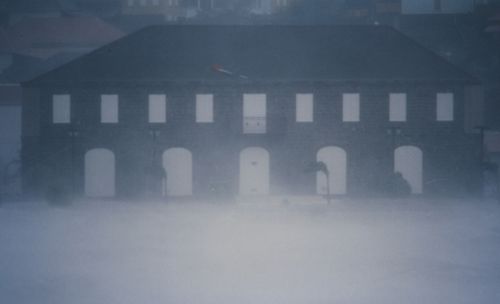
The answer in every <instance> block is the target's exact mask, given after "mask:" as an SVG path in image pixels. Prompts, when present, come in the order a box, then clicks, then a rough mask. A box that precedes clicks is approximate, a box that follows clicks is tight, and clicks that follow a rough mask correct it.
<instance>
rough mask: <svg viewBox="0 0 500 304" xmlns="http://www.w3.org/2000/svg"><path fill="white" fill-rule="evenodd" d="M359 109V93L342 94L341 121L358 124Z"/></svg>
mask: <svg viewBox="0 0 500 304" xmlns="http://www.w3.org/2000/svg"><path fill="white" fill-rule="evenodd" d="M360 108H361V106H360V94H359V93H344V94H342V121H344V122H359V121H360Z"/></svg>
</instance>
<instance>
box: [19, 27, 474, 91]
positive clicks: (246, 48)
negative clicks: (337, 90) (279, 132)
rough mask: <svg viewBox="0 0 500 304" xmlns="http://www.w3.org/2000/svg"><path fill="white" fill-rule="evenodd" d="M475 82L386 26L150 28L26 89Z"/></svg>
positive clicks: (87, 56)
mask: <svg viewBox="0 0 500 304" xmlns="http://www.w3.org/2000/svg"><path fill="white" fill-rule="evenodd" d="M214 65H220V66H222V67H224V69H226V70H230V71H233V72H235V73H238V74H242V75H245V76H247V77H248V79H249V80H308V81H316V80H334V81H337V80H341V81H343V80H369V81H378V80H382V81H384V80H395V81H467V82H468V81H471V82H473V81H475V80H474V79H473V78H472V77H471V76H469V75H468V74H466V73H465V72H463V71H461V70H459V69H458V68H456V67H455V66H453V65H451V64H449V63H448V62H447V61H445V60H444V59H442V58H441V57H438V56H437V55H435V54H434V53H432V52H431V51H428V50H427V49H425V48H423V47H422V46H420V45H419V44H417V43H416V42H414V41H413V40H411V39H409V38H408V37H406V36H404V35H403V34H401V33H399V32H398V31H396V30H394V29H392V28H390V27H385V26H277V25H266V26H193V25H190V26H186V25H184V26H152V27H149V28H146V29H144V30H141V31H139V32H136V33H134V34H131V35H129V36H127V37H124V38H122V39H120V40H118V41H116V42H114V43H111V44H109V45H107V46H104V47H102V48H100V49H98V50H96V51H94V52H92V53H90V54H88V55H85V56H83V57H81V58H79V59H77V60H75V61H73V62H70V63H68V64H66V65H63V66H62V67H60V68H58V69H56V70H54V71H51V72H48V73H46V74H44V75H42V76H40V77H37V78H35V79H34V80H32V81H30V82H28V83H26V85H37V84H44V83H54V82H55V83H68V82H71V83H73V84H75V83H78V82H107V81H109V82H128V81H175V80H182V81H184V80H186V81H191V80H194V81H197V80H219V79H227V76H225V75H223V74H222V73H217V72H214V71H213V69H212V67H213V66H214Z"/></svg>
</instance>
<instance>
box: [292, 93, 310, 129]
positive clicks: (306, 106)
mask: <svg viewBox="0 0 500 304" xmlns="http://www.w3.org/2000/svg"><path fill="white" fill-rule="evenodd" d="M295 121H296V122H313V121H314V95H313V94H311V93H307V94H304V93H299V94H296V95H295Z"/></svg>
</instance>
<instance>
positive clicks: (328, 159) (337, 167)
mask: <svg viewBox="0 0 500 304" xmlns="http://www.w3.org/2000/svg"><path fill="white" fill-rule="evenodd" d="M316 161H318V162H323V163H325V165H326V167H327V168H328V173H329V175H330V176H329V184H328V183H327V176H326V174H325V173H324V172H317V173H316V193H318V194H327V193H328V190H329V191H330V194H345V193H346V184H347V181H346V180H347V155H346V152H345V151H344V149H342V148H339V147H324V148H322V149H320V150H319V151H318V154H317V156H316Z"/></svg>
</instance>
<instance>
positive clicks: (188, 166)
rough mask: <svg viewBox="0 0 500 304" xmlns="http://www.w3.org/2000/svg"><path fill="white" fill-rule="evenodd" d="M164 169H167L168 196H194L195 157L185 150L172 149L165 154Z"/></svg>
mask: <svg viewBox="0 0 500 304" xmlns="http://www.w3.org/2000/svg"><path fill="white" fill-rule="evenodd" d="M163 168H164V169H165V172H166V176H167V182H166V186H165V188H166V195H168V196H189V195H193V157H192V154H191V152H190V151H189V150H187V149H184V148H170V149H168V150H166V151H165V152H164V153H163Z"/></svg>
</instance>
